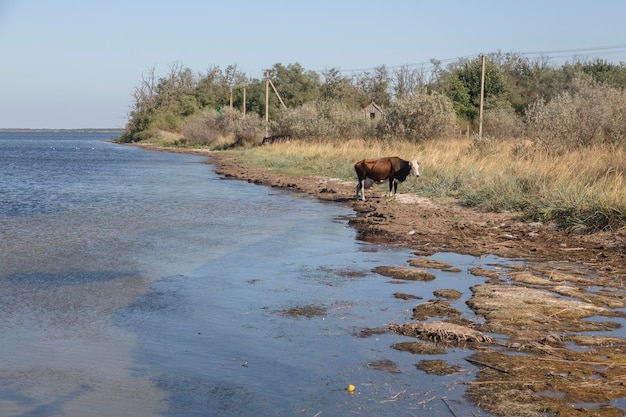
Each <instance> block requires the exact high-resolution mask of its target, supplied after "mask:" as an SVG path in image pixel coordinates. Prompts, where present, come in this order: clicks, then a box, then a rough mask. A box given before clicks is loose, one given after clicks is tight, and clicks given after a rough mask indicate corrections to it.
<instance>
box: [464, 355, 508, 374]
mask: <svg viewBox="0 0 626 417" xmlns="http://www.w3.org/2000/svg"><path fill="white" fill-rule="evenodd" d="M465 360H466V361H468V362H470V363H473V364H475V365H482V366H486V367H487V368H491V369H495V370H496V371H500V372H504V373H505V374H510V373H511V371H507V370H506V369H502V368H498V367H497V366H494V365H489V364H488V363H485V362H481V361H478V360H476V359H470V358H465Z"/></svg>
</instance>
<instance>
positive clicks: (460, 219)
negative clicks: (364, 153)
mask: <svg viewBox="0 0 626 417" xmlns="http://www.w3.org/2000/svg"><path fill="white" fill-rule="evenodd" d="M210 156H211V159H210V161H211V162H212V163H214V164H215V165H216V170H217V172H218V174H220V175H222V176H223V177H225V178H233V179H238V180H246V181H248V182H251V183H258V184H264V185H270V186H273V187H280V188H284V189H290V190H294V191H298V192H304V193H307V194H310V195H313V196H316V197H317V198H320V199H322V200H325V201H333V202H337V203H342V204H349V205H350V206H352V207H353V209H354V210H355V212H356V217H355V218H354V219H352V220H351V224H352V225H353V226H354V227H355V228H356V230H357V231H358V233H359V235H360V238H362V239H364V240H367V241H379V242H385V243H387V244H390V245H399V246H404V247H408V248H410V249H412V250H413V251H414V253H415V255H416V256H418V258H417V259H413V260H410V261H409V264H410V266H411V267H412V268H413V269H411V268H397V267H395V266H389V267H388V268H383V269H381V270H380V271H375V272H377V273H381V274H382V275H387V276H394V274H395V278H396V279H413V280H414V279H431V278H432V277H431V274H430V272H428V271H426V270H427V269H430V270H432V269H442V270H443V269H446V268H449V266H446V265H432V264H429V263H428V260H427V258H424V257H425V256H428V255H430V254H433V253H436V252H456V253H461V254H469V255H474V256H481V255H488V254H493V255H497V256H500V257H504V258H516V259H524V260H526V261H528V266H525V267H519V266H513V265H487V266H485V268H480V269H477V270H475V271H472V273H474V274H476V275H479V276H484V277H485V279H486V282H485V284H484V285H478V286H475V287H473V288H472V292H473V296H472V298H471V300H469V301H468V305H469V306H470V307H471V308H472V310H473V311H474V312H476V313H477V314H478V315H479V316H482V317H484V318H485V321H484V322H482V323H474V322H472V321H470V320H468V319H466V318H463V317H461V315H460V314H458V311H450V310H449V309H446V308H445V305H446V301H445V299H446V297H447V295H446V294H447V292H446V289H445V288H442V289H441V291H440V292H436V294H435V298H434V299H433V300H426V301H423V302H422V301H419V300H418V301H416V307H415V309H414V321H412V322H410V323H401V324H396V323H392V324H391V325H389V326H388V328H387V329H386V330H387V331H393V332H396V333H398V334H400V335H404V336H411V337H414V338H415V339H416V341H415V342H403V343H399V344H398V345H396V346H394V347H393V348H396V349H402V350H406V351H408V352H413V353H423V352H432V351H436V352H442V351H443V352H445V349H447V348H449V347H458V346H461V347H463V348H467V349H472V350H473V351H474V352H475V354H474V355H473V356H472V357H471V358H470V359H468V361H469V362H471V363H472V364H473V365H475V366H477V367H478V373H477V378H476V380H475V381H474V382H473V383H471V384H469V386H468V391H467V392H468V395H469V396H470V398H472V400H473V401H474V402H475V403H476V404H478V405H480V406H481V407H482V408H484V409H485V410H487V411H489V412H491V413H494V414H496V415H499V416H539V415H541V416H551V415H554V416H589V415H596V416H621V415H623V414H624V411H623V409H624V408H625V407H626V404H624V403H623V400H622V399H623V398H626V340H624V339H623V338H621V337H607V336H600V335H597V334H596V335H594V333H591V332H602V331H607V330H611V329H615V328H621V327H622V325H623V324H624V323H625V321H624V314H625V309H624V305H625V304H624V301H625V300H626V292H625V291H624V287H623V282H624V280H625V278H626V233H624V232H620V233H596V234H593V235H572V234H569V233H566V232H564V231H560V230H558V229H557V228H556V227H555V226H554V225H547V224H541V223H523V222H520V221H518V220H517V219H516V218H515V215H514V214H507V213H504V214H502V213H481V212H478V211H475V210H471V209H467V208H464V207H461V206H460V205H458V204H457V203H455V202H454V201H449V202H445V203H442V202H433V201H431V200H428V199H425V198H420V197H418V196H414V195H408V194H400V195H398V196H397V198H396V199H395V200H389V199H388V198H386V196H385V191H386V190H385V187H378V188H374V190H373V192H370V193H369V196H371V197H369V199H368V201H366V202H361V201H357V200H356V199H355V185H356V182H345V181H339V180H336V179H329V178H324V177H294V176H286V175H280V174H276V173H273V172H272V171H270V170H266V169H250V168H247V167H245V166H243V165H241V164H239V163H237V162H236V161H235V160H234V159H233V158H232V157H231V156H229V155H225V154H222V153H211V155H210ZM400 191H402V186H400ZM398 298H402V299H407V298H411V294H403V297H398ZM452 310H454V309H452ZM433 317H435V318H436V321H432V322H428V324H426V323H425V322H424V320H426V319H429V318H430V319H432V318H433ZM430 365H431V364H430V362H429V361H422V362H421V365H420V366H424V369H425V371H426V372H433V373H437V372H442V371H441V369H443V370H444V371H446V372H448V371H449V370H447V368H446V365H445V364H441V363H436V364H435V368H437V369H434V368H433V369H430V368H429V366H430ZM429 369H430V370H429Z"/></svg>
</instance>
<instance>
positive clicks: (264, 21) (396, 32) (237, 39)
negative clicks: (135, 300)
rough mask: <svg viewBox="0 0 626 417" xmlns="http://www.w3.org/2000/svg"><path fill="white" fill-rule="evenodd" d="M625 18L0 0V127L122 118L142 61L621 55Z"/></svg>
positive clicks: (523, 6) (387, 5) (602, 13)
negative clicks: (520, 54) (518, 54)
mask: <svg viewBox="0 0 626 417" xmlns="http://www.w3.org/2000/svg"><path fill="white" fill-rule="evenodd" d="M625 17H626V2H624V1H621V0H611V1H609V0H596V1H593V2H592V1H571V0H555V1H543V0H542V1H535V0H527V1H523V2H520V1H503V0H498V1H495V0H493V1H481V0H476V1H466V0H459V1H457V0H449V1H442V0H431V1H421V0H378V1H372V0H360V1H356V0H347V1H342V0H316V1H307V2H300V1H294V0H265V1H259V0H255V1H250V0H234V1H230V0H221V1H199V0H198V1H191V0H177V1H172V0H168V1H160V0H156V1H147V0H146V1H134V0H124V1H120V0H106V1H104V0H52V1H51V0H0V128H14V127H15V128H85V127H117V128H122V127H124V126H125V124H126V121H127V115H128V111H129V109H130V106H131V103H132V96H131V94H132V92H133V90H134V88H135V86H136V85H137V84H138V82H139V81H140V80H141V76H142V74H143V73H147V72H148V71H149V70H150V69H151V68H154V69H155V70H156V74H157V76H162V75H165V74H167V72H168V69H169V68H170V66H171V65H172V64H173V63H180V64H182V65H183V66H185V67H189V68H191V69H192V70H194V71H196V72H205V71H206V70H207V69H208V68H210V67H213V66H219V67H221V68H226V67H227V66H228V65H232V64H236V65H237V66H238V68H239V69H240V70H242V71H244V72H245V73H247V74H248V75H249V76H251V77H254V78H259V79H260V78H262V76H263V72H262V71H263V69H264V68H268V67H271V66H273V65H274V64H276V63H282V64H284V65H287V64H292V63H296V62H297V63H299V64H300V65H302V66H303V67H304V68H305V70H315V71H323V70H325V69H329V68H338V69H340V70H342V71H348V70H353V69H358V70H367V69H372V68H374V67H377V66H380V65H386V66H388V67H394V66H401V65H413V64H420V63H428V62H429V60H430V59H431V58H435V59H438V60H447V59H451V58H458V57H472V56H477V55H478V54H480V53H489V52H495V51H498V50H500V51H502V52H518V53H530V52H545V54H544V55H548V56H555V57H558V58H557V59H560V60H563V59H570V60H571V59H572V58H573V57H574V56H578V57H581V58H589V59H595V58H601V59H606V60H609V61H610V62H614V63H619V62H622V61H624V62H626V26H625V25H624V18H625ZM603 47H616V48H613V49H608V50H607V49H599V48H603ZM552 51H561V52H554V53H552ZM563 51H566V52H563Z"/></svg>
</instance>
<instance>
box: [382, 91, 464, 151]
mask: <svg viewBox="0 0 626 417" xmlns="http://www.w3.org/2000/svg"><path fill="white" fill-rule="evenodd" d="M457 129H458V123H457V118H456V113H455V112H454V109H453V107H452V102H451V101H450V99H448V98H447V97H445V96H443V95H441V94H438V93H433V94H424V93H420V94H416V95H414V96H412V97H409V98H403V99H400V100H398V101H396V102H395V103H394V104H393V105H392V106H391V107H390V108H389V109H388V110H387V111H386V112H385V115H384V117H383V119H382V121H381V122H379V125H378V129H377V131H378V134H379V135H380V136H382V137H383V138H385V139H408V140H410V141H413V142H420V141H424V140H429V139H436V138H443V137H450V136H452V135H453V134H454V132H455V131H456V130H457Z"/></svg>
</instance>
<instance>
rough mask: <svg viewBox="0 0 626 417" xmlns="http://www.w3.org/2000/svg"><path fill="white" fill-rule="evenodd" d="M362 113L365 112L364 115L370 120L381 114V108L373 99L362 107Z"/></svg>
mask: <svg viewBox="0 0 626 417" xmlns="http://www.w3.org/2000/svg"><path fill="white" fill-rule="evenodd" d="M363 113H364V114H365V117H367V118H368V119H372V120H374V119H378V118H379V117H381V116H382V115H383V111H382V109H381V108H380V107H378V104H376V103H374V102H373V101H372V102H371V103H370V104H369V105H368V106H367V107H366V108H364V109H363Z"/></svg>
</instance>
